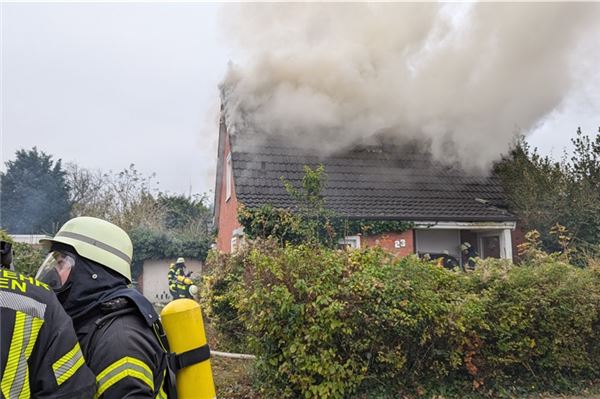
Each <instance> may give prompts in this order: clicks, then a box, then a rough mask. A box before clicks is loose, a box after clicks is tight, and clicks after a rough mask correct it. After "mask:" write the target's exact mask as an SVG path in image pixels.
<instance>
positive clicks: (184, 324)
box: [160, 299, 217, 399]
mask: <svg viewBox="0 0 600 399" xmlns="http://www.w3.org/2000/svg"><path fill="white" fill-rule="evenodd" d="M160 318H161V320H162V324H163V328H164V330H165V333H166V334H167V339H168V340H169V346H170V348H171V352H175V353H177V354H180V353H183V352H187V351H189V350H192V349H196V348H199V347H201V346H203V345H205V344H206V334H205V332H204V322H203V320H202V311H201V310H200V305H199V304H198V303H197V302H196V301H193V300H191V299H176V300H174V301H172V302H170V303H169V304H167V306H165V307H164V309H163V310H162V312H161V313H160ZM177 394H178V396H179V399H214V398H216V397H217V395H216V393H215V384H214V382H213V376H212V370H211V367H210V359H209V360H205V361H203V362H201V363H196V364H193V365H191V366H188V367H185V368H183V369H181V370H179V371H178V372H177Z"/></svg>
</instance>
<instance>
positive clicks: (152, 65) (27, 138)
mask: <svg viewBox="0 0 600 399" xmlns="http://www.w3.org/2000/svg"><path fill="white" fill-rule="evenodd" d="M0 7H1V14H2V15H1V18H2V21H1V22H2V37H1V45H2V54H1V56H2V61H1V64H2V76H1V77H2V81H1V84H2V115H1V118H2V126H1V127H2V131H1V157H2V167H4V162H6V161H7V160H10V159H13V158H14V153H15V151H16V150H18V149H20V148H25V149H29V148H31V147H33V146H37V147H38V148H39V149H40V150H43V151H45V152H47V153H49V154H51V155H54V156H55V158H62V160H63V162H74V163H77V164H78V165H80V166H81V167H85V168H91V169H102V170H113V171H118V170H121V169H124V168H126V167H127V166H128V165H129V164H131V163H134V164H135V165H136V167H137V168H138V170H140V171H141V172H143V173H144V174H146V175H149V174H151V173H153V172H155V173H156V180H158V181H159V182H160V185H159V187H160V189H161V190H163V191H164V190H167V191H169V192H172V193H186V194H188V193H190V191H191V193H204V192H209V191H211V190H213V188H214V174H215V168H216V155H217V154H216V141H217V136H218V124H217V121H218V108H219V92H218V84H219V82H220V81H221V80H222V79H223V77H224V76H225V74H226V71H227V63H228V61H229V60H233V61H235V62H239V61H240V59H241V58H240V57H242V54H236V52H235V50H233V49H232V48H230V47H229V45H228V42H227V41H226V40H225V39H224V36H225V34H224V32H222V28H220V26H221V25H222V24H221V23H220V21H221V19H220V18H222V17H223V15H224V13H223V8H225V7H231V5H211V4H192V3H177V4H168V5H166V4H158V3H146V4H143V3H132V4H119V3H106V4H91V3H66V4H58V3H43V4H34V3H21V4H17V3H2V5H1V6H0ZM548 45H552V44H551V43H548ZM581 62H582V63H590V62H597V58H595V56H592V55H590V56H589V57H582V60H581ZM584 69H585V68H584ZM587 70H588V71H589V68H588V69H587ZM581 79H585V81H586V84H585V85H583V88H580V89H578V90H577V91H575V92H573V93H570V94H569V96H568V97H567V99H566V101H565V102H564V103H563V105H562V106H561V107H560V108H558V109H556V110H555V111H554V112H552V113H551V114H550V115H549V116H548V117H547V118H546V119H545V121H544V122H543V123H542V125H541V127H540V128H539V129H538V130H537V131H535V132H533V133H531V134H530V141H531V143H532V144H533V145H534V146H538V147H540V149H541V150H542V152H543V153H551V154H553V155H555V156H560V155H561V153H562V150H563V148H565V147H568V146H569V139H570V138H571V137H572V136H573V135H574V132H575V130H576V128H577V126H582V128H583V129H584V131H585V132H587V133H589V134H594V133H595V132H596V131H597V129H598V126H600V119H599V118H600V112H599V110H600V73H597V74H596V75H595V76H585V77H581ZM210 196H211V197H212V194H210Z"/></svg>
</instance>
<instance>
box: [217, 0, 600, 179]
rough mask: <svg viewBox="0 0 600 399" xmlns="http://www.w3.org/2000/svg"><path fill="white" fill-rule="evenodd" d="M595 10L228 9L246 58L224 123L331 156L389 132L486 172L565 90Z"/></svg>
mask: <svg viewBox="0 0 600 399" xmlns="http://www.w3.org/2000/svg"><path fill="white" fill-rule="evenodd" d="M599 16H600V4H595V3H522V4H521V3H480V4H446V5H440V4H433V3H417V4H408V3H400V4H389V3H388V4H327V5H325V4H279V5H275V4H260V5H257V4H245V5H241V6H239V7H236V8H233V7H227V8H226V9H225V18H224V26H225V28H226V30H227V32H228V33H230V34H231V38H233V39H234V43H235V45H236V46H238V48H239V49H242V51H243V54H244V56H245V57H244V59H243V60H241V61H239V62H237V63H235V64H232V66H231V67H230V69H229V71H228V73H227V76H226V77H225V80H224V82H223V84H222V90H223V100H224V105H225V111H226V118H227V121H228V124H229V129H230V131H231V132H232V133H233V134H237V133H238V132H245V133H246V134H256V133H257V132H262V133H267V134H277V135H285V136H286V137H287V138H288V139H292V140H298V142H299V144H301V143H300V142H301V141H302V142H309V143H319V147H320V148H322V149H324V150H326V151H329V150H335V149H339V148H343V147H347V146H350V145H352V144H354V143H356V142H357V141H360V142H364V141H365V139H368V138H369V137H372V136H374V135H378V134H380V133H382V132H387V134H393V135H395V136H397V137H399V138H400V139H401V140H402V139H412V138H422V139H425V140H426V141H427V142H429V143H430V145H431V151H432V152H433V154H434V155H435V156H437V157H438V159H441V160H444V161H446V162H451V163H452V162H458V163H460V164H461V165H462V166H464V167H465V168H467V169H478V170H481V169H482V168H487V167H488V166H489V164H490V162H491V161H493V160H494V159H497V158H498V157H499V154H500V153H502V152H504V151H506V149H507V148H508V146H509V144H510V142H511V141H512V138H513V137H514V135H515V133H516V132H517V131H520V132H525V133H527V132H528V131H529V130H530V129H532V128H533V127H535V126H536V124H537V123H539V122H540V120H541V119H542V118H543V117H544V116H545V115H547V114H548V113H549V112H551V111H552V110H553V109H555V108H556V107H557V106H559V105H560V104H561V101H562V100H563V99H564V98H565V96H566V95H568V94H569V91H570V90H571V89H572V85H573V82H574V81H575V80H574V76H573V73H572V71H573V70H574V68H573V64H574V62H576V61H577V60H576V59H574V58H573V57H574V54H575V50H576V49H577V47H578V45H579V43H581V42H582V40H585V39H586V38H594V37H595V38H596V39H597V37H598V36H597V35H598V33H599V29H598V26H600V24H598V23H597V21H598V19H599ZM592 47H593V46H592ZM596 49H598V52H597V53H598V54H600V46H598V45H596Z"/></svg>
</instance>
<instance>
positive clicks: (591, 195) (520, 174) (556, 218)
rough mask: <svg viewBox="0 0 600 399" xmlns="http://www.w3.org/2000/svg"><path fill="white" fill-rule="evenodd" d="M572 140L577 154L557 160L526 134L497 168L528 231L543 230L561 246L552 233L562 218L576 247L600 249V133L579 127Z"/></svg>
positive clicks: (550, 245)
mask: <svg viewBox="0 0 600 399" xmlns="http://www.w3.org/2000/svg"><path fill="white" fill-rule="evenodd" d="M572 143H573V146H574V151H573V155H572V157H571V158H570V159H569V160H567V158H566V157H563V158H562V159H561V160H560V161H558V162H557V161H554V160H552V159H551V158H549V157H547V156H546V157H542V156H541V155H540V154H539V153H538V152H537V150H536V149H533V150H532V149H531V148H530V147H529V145H528V144H527V142H526V141H525V139H524V138H522V137H521V138H520V139H519V140H518V141H517V142H516V143H515V145H514V147H513V149H512V151H511V152H510V153H509V154H508V155H507V156H506V157H504V158H503V159H502V160H501V161H500V162H499V163H498V164H497V165H496V168H495V170H496V173H497V174H498V176H499V177H500V178H501V180H502V184H503V186H504V190H505V193H506V195H507V199H508V203H509V207H510V210H511V211H512V212H514V213H515V214H516V215H517V216H518V218H519V224H520V225H521V226H522V227H523V228H524V229H525V230H537V231H538V232H539V233H540V239H541V243H542V248H543V249H544V250H546V251H549V252H556V251H560V250H561V248H559V247H558V246H557V244H556V240H555V238H554V237H552V235H551V231H552V228H553V226H555V225H556V224H557V223H558V224H560V225H562V226H565V227H566V229H567V230H568V232H569V234H570V236H571V237H572V243H573V245H575V246H576V247H579V248H581V249H592V250H594V248H595V250H596V251H597V250H599V249H600V247H599V245H600V133H599V134H598V135H597V136H596V137H595V139H592V138H590V137H589V136H586V135H584V134H582V132H581V130H580V129H578V130H577V137H576V138H575V139H573V140H572Z"/></svg>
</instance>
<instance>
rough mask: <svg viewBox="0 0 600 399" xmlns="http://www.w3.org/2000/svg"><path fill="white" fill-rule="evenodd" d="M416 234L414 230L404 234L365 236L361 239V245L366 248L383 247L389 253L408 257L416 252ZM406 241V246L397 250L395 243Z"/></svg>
mask: <svg viewBox="0 0 600 399" xmlns="http://www.w3.org/2000/svg"><path fill="white" fill-rule="evenodd" d="M414 237H415V234H414V230H406V231H403V232H388V233H383V234H378V235H373V236H363V237H361V238H360V245H361V247H363V248H366V247H381V248H383V249H385V250H386V251H388V252H391V253H393V254H395V255H398V256H406V255H410V254H413V253H414V252H415V238H414ZM399 240H405V243H406V245H405V246H404V247H401V248H396V245H395V242H396V241H399Z"/></svg>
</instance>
